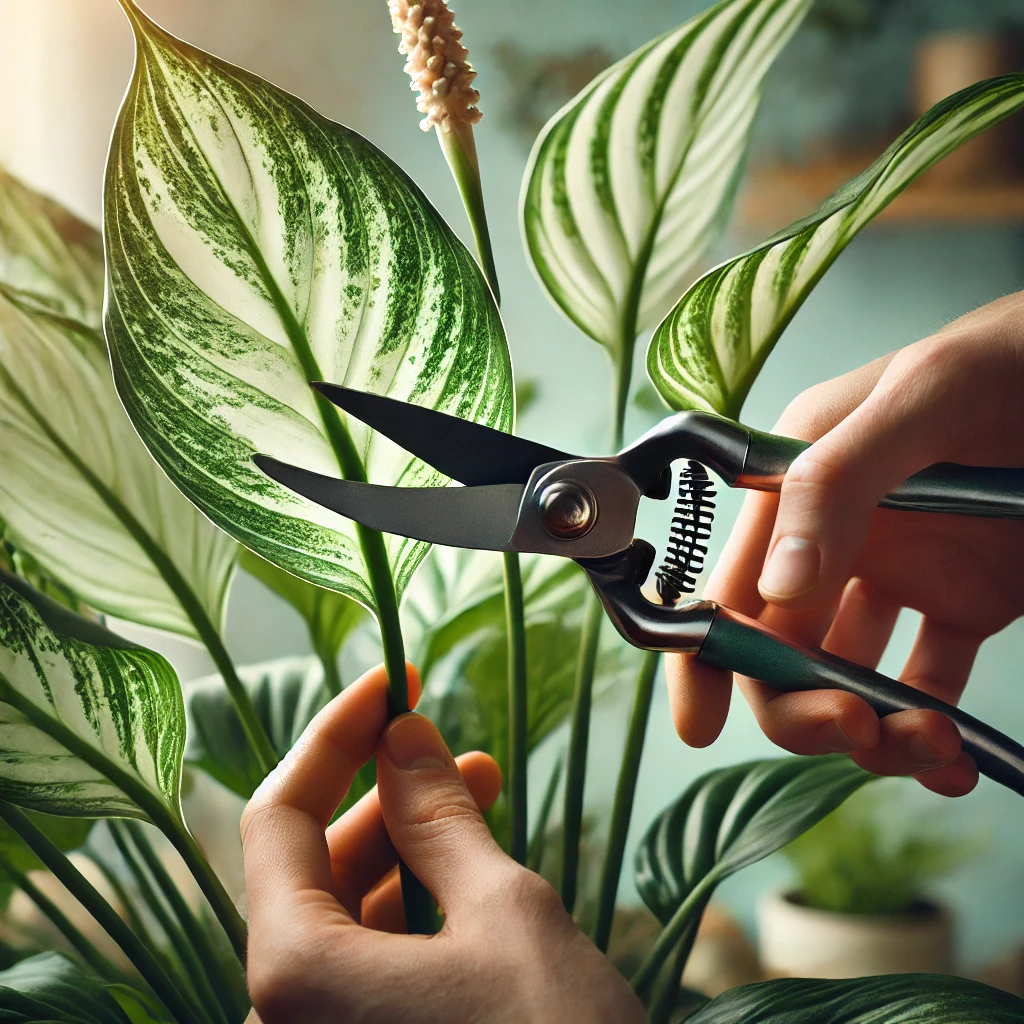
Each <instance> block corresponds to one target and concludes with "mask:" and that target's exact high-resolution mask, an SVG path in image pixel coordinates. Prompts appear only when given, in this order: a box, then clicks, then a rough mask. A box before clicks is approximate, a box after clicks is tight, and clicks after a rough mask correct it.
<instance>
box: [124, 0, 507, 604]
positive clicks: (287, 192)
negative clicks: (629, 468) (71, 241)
mask: <svg viewBox="0 0 1024 1024" xmlns="http://www.w3.org/2000/svg"><path fill="white" fill-rule="evenodd" d="M122 6H123V7H124V8H125V10H126V12H127V13H128V16H129V18H130V20H131V22H132V27H133V29H134V31H135V38H136V43H137V50H136V66H135V72H134V76H133V78H132V82H131V85H130V87H129V89H128V93H127V96H126V99H125V102H124V106H123V108H122V110H121V113H120V115H119V117H118V121H117V126H116V128H115V132H114V138H113V143H112V148H111V153H110V159H109V163H108V168H107V187H106V207H105V225H106V230H105V237H106V245H107V257H108V262H107V271H108V283H109V296H110V301H109V305H108V314H107V321H106V329H107V339H108V342H109V345H110V350H111V357H112V361H113V365H114V375H115V379H116V382H117V387H118V391H119V393H120V395H121V397H122V399H123V401H124V404H125V407H126V409H127V410H128V413H129V415H130V416H131V418H132V421H133V422H134V423H135V426H136V428H137V429H138V431H139V433H140V434H141V435H142V437H143V439H144V441H145V442H146V444H147V445H148V446H149V448H150V451H151V452H152V453H153V455H154V456H155V457H156V459H157V461H158V462H159V463H160V464H161V465H162V466H163V467H164V469H166V471H167V473H168V475H169V476H170V477H171V479H172V480H174V482H175V483H176V484H177V485H178V486H179V487H180V488H181V490H182V491H184V493H185V494H187V495H188V496H189V497H190V498H191V499H192V500H193V501H194V502H195V503H196V504H197V505H198V506H199V507H200V508H201V509H203V511H204V512H206V513H207V515H209V516H210V518H211V519H213V521H214V522H215V523H217V524H218V525H219V526H222V527H223V528H224V529H225V530H227V531H228V532H229V533H231V534H232V535H233V536H234V537H236V538H237V539H239V540H241V541H242V542H243V543H244V544H245V545H246V546H247V547H250V548H252V549H253V550H255V551H256V552H257V553H259V554H260V555H262V556H263V557H264V558H267V559H268V560H269V561H271V562H274V563H275V564H277V565H279V566H281V567H282V568H284V569H287V570H288V571H289V572H292V573H294V574H295V575H297V576H300V577H302V578H303V579H306V580H308V581H309V582H312V583H316V584H319V585H322V586H327V587H330V588H332V589H336V590H339V591H342V592H344V593H346V594H348V595H350V596H352V597H354V598H356V599H357V600H359V601H361V602H363V603H364V604H366V605H368V606H370V607H373V606H374V597H373V593H372V588H371V586H370V585H369V583H368V578H369V573H368V570H367V567H366V563H365V560H364V555H363V552H362V550H361V547H360V540H359V531H357V530H356V528H355V526H354V525H353V524H351V523H349V522H347V521H345V520H343V519H341V518H340V517H339V516H336V515H334V514H332V513H330V512H328V511H326V510H325V509H323V508H321V507H319V506H317V505H314V504H312V503H310V502H308V501H306V500H305V499H302V498H299V497H298V496H296V495H295V494H294V493H292V492H290V491H288V490H286V489H285V488H283V487H281V486H279V485H278V484H276V483H274V482H272V481H271V480H269V479H268V478H267V477H265V476H263V475H262V474H261V473H260V472H259V471H258V470H257V469H256V468H255V466H253V465H252V463H251V462H250V457H251V456H252V454H253V453H254V452H265V453H267V454H269V455H272V456H274V457H276V458H278V459H281V460H283V461H285V462H291V463H295V464H298V465H301V466H304V467H306V468H308V469H312V470H316V471H318V472H321V473H327V474H334V475H339V473H341V474H343V475H345V476H346V477H349V478H355V479H358V478H360V477H363V476H365V477H367V478H369V479H371V480H373V481H375V482H379V483H387V484H399V483H400V484H418V485H429V484H440V483H443V482H444V480H443V479H442V478H440V477H439V476H438V475H437V474H436V473H434V472H433V471H432V470H430V469H429V468H428V467H425V466H424V465H423V464H422V463H419V462H417V461H415V460H413V459H411V457H409V456H408V454H407V453H405V452H403V451H400V450H399V449H397V448H396V447H395V446H394V445H392V444H390V443H389V442H387V441H386V440H385V439H383V438H381V437H380V436H375V435H373V434H371V432H370V431H368V430H366V429H365V428H364V427H363V426H362V425H361V424H359V423H356V422H354V421H349V422H346V421H345V419H344V418H343V417H342V416H341V415H340V414H339V413H338V412H337V410H335V409H334V408H333V407H331V406H330V405H328V404H326V403H324V402H323V401H317V400H314V397H313V393H312V392H311V390H310V388H309V382H310V381H312V380H316V379H326V380H331V381H337V382H340V383H345V384H347V385H349V386H352V387H356V388H360V389H362V390H364V391H373V392H376V393H380V394H387V395H390V396H392V397H394V398H399V399H402V400H406V401H410V402H415V403H419V404H422V405H429V406H431V407H433V408H438V409H443V410H444V411H446V412H449V413H453V414H455V415H458V416H462V417H464V418H467V419H473V420H476V421H478V422H481V423H485V424H488V425H489V426H497V427H501V428H509V427H510V426H511V420H512V377H511V369H510V364H509V357H508V350H507V347H506V343H505V337H504V333H503V330H502V327H501V322H500V320H499V317H498V313H497V308H496V306H495V304H494V300H493V298H492V296H491V293H490V291H489V289H488V288H487V285H486V283H485V282H484V280H483V277H482V275H481V273H480V271H479V269H478V268H477V265H476V263H475V262H474V260H473V258H472V257H471V256H470V254H469V252H468V251H467V250H466V248H465V247H464V246H463V245H462V244H461V243H460V242H459V241H458V239H457V238H456V237H455V235H454V234H453V233H452V231H451V230H450V229H449V228H448V226H447V225H446V224H445V223H444V221H443V220H442V219H441V217H440V216H439V214H438V213H437V212H436V211H435V210H434V209H433V207H432V206H431V205H430V204H429V202H428V201H427V200H426V198H425V197H424V196H423V194H422V193H421V192H420V191H419V190H418V189H417V188H416V186H415V185H414V184H413V182H412V181H410V179H409V178H408V177H407V176H406V175H405V174H403V173H402V171H401V170H400V169H399V168H398V167H396V166H395V165H394V164H393V163H392V162H391V161H390V160H388V158H387V157H386V156H384V154H382V153H381V152H380V151H379V150H377V149H375V148H374V147H373V146H372V145H371V144H370V143H369V142H367V141H366V140H365V139H363V138H361V137H360V136H359V135H357V134H356V133H355V132H353V131H351V130H349V129H348V128H345V127H343V126H341V125H339V124H336V123H334V122H332V121H329V120H328V119H327V118H325V117H323V116H321V115H320V114H318V113H317V112H316V111H314V110H312V109H311V108H310V107H308V106H307V105H306V104H304V103H302V102H301V101H300V100H298V99H296V98H295V97H293V96H290V95H288V94H287V93H285V92H283V91H282V90H280V89H277V88H275V87H274V86H272V85H270V84H269V83H267V82H265V81H263V80H262V79H259V78H257V77H256V76H255V75H252V74H249V73H248V72H246V71H243V70H241V69H240V68H237V67H234V66H232V65H230V64H227V63H226V62H224V61H222V60H219V59H218V58H216V57H213V56H211V55H209V54H207V53H204V52H202V51H201V50H198V49H196V48H195V47H192V46H189V45H188V44H186V43H184V42H182V41H180V40H178V39H175V38H174V37H173V36H171V35H169V34H168V33H166V32H164V31H163V30H161V29H160V28H158V27H157V26H156V25H154V24H153V22H151V21H150V20H149V19H147V18H146V17H145V16H144V15H143V14H142V13H141V12H140V11H139V9H138V8H137V7H136V5H135V4H134V3H133V2H131V0H122ZM425 550H426V546H425V545H423V544H420V543H417V542H412V541H409V540H406V539H404V538H397V537H396V538H389V540H388V556H389V558H390V562H391V566H392V569H393V571H394V574H395V583H396V587H397V589H398V590H399V591H401V589H402V587H403V586H404V584H405V583H406V582H407V581H408V579H409V577H410V576H411V574H412V572H413V570H414V569H415V567H416V565H417V564H418V563H419V561H420V559H421V558H422V557H423V554H424V553H425Z"/></svg>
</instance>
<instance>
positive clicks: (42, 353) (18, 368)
mask: <svg viewBox="0 0 1024 1024" xmlns="http://www.w3.org/2000/svg"><path fill="white" fill-rule="evenodd" d="M0 518H2V519H3V521H4V523H5V524H6V532H7V533H8V535H9V536H10V538H11V540H12V541H13V542H14V544H15V546H16V547H17V548H20V549H23V550H24V551H25V552H26V553H27V554H29V555H31V556H32V558H33V559H34V560H35V561H36V563H38V566H39V567H40V568H41V569H42V570H43V572H44V573H45V574H46V575H48V576H51V577H53V578H54V579H55V580H57V581H58V582H60V583H62V584H63V585H64V586H65V587H67V588H68V589H69V590H70V591H72V593H74V594H75V595H77V596H78V598H79V599H81V600H82V601H84V602H85V603H86V604H88V605H91V606H92V607H94V608H97V609H99V610H100V611H104V612H107V613H108V614H110V615H116V616H118V617H120V618H123V619H128V620H130V621H132V622H138V623H141V624H143V625H146V626H153V627H155V628H157V629H165V630H169V631H172V632H175V633H181V634H183V635H185V636H195V628H194V626H193V623H192V620H191V619H190V617H189V615H188V614H186V611H185V610H184V608H183V607H182V604H181V602H180V600H179V596H178V594H177V593H176V592H175V591H173V590H172V589H171V586H170V584H169V582H168V574H170V575H171V576H174V577H176V579H177V582H178V583H179V584H182V585H184V586H185V587H187V589H188V590H189V591H190V592H191V594H193V595H194V597H195V599H196V600H198V602H199V604H200V605H201V606H202V608H203V610H204V611H205V613H206V615H207V616H208V617H209V618H210V619H211V620H212V621H213V622H214V623H216V624H217V625H218V626H219V625H220V623H221V621H222V619H223V616H224V607H225V602H226V599H227V591H228V586H229V584H230V581H231V574H232V572H233V569H234V563H235V557H236V553H237V547H238V546H237V544H235V543H234V541H232V540H231V539H230V538H229V537H226V536H225V535H224V534H223V533H222V532H221V531H220V530H218V529H216V527H214V526H213V525H212V524H211V523H210V522H209V521H208V520H207V519H206V518H204V517H203V516H202V515H201V514H200V513H199V512H198V511H197V510H196V509H195V507H194V506H192V505H191V504H189V502H188V501H186V500H185V498H183V497H182V495H181V494H180V493H178V491H177V490H176V489H175V488H174V486H173V485H172V484H171V483H170V481H169V480H168V479H167V477H166V476H165V475H164V473H163V472H162V471H161V470H160V467H159V466H157V465H156V463H155V462H154V461H153V459H152V458H151V457H150V455H149V453H148V452H147V451H146V448H145V446H144V445H143V444H142V443H141V442H140V441H139V438H138V435H137V434H136V433H135V431H134V430H133V429H132V425H131V423H129V421H128V419H127V417H126V416H125V415H124V410H123V409H122V408H121V403H120V401H119V400H118V397H117V394H116V392H115V391H114V385H113V381H112V379H111V375H110V366H109V364H108V362H107V352H106V347H105V345H104V343H103V338H102V337H101V336H100V335H99V334H98V333H97V332H96V331H93V330H92V329H90V328H88V327H85V326H83V325H82V324H80V323H78V322H77V321H74V320H70V319H68V318H66V317H62V316H59V315H57V314H54V313H52V312H49V311H48V310H45V309H42V308H41V307H39V306H38V305H36V304H35V303H34V302H32V301H31V300H29V299H27V298H26V297H25V295H24V294H23V293H19V292H15V291H12V290H10V289H7V288H6V287H4V286H3V285H0Z"/></svg>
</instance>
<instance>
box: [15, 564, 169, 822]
mask: <svg viewBox="0 0 1024 1024" xmlns="http://www.w3.org/2000/svg"><path fill="white" fill-rule="evenodd" d="M0 609H2V612H3V614H2V615H0V730H2V732H3V736H4V750H5V756H4V758H3V760H2V761H0V796H2V797H3V798H4V799H5V800H9V801H10V802H11V803H14V804H18V805H19V806H21V807H24V808H28V809H31V810H35V811H41V812H43V813H46V814H58V815H70V816H75V817H89V818H95V817H104V816H116V817H133V818H139V819H141V820H143V821H152V820H153V817H154V811H155V810H156V809H159V810H158V811H157V816H160V817H162V818H170V819H173V820H175V821H177V822H180V820H181V813H180V807H179V803H178V792H179V787H180V781H181V758H182V751H183V748H184V743H185V715H184V706H183V704H182V699H181V690H180V686H179V683H178V679H177V677H176V676H175V674H174V670H173V669H172V668H171V667H170V665H169V664H168V663H167V662H166V661H165V660H164V659H163V658H161V657H160V656H159V655H158V654H154V653H153V652H152V651H147V650H145V649H144V648H141V647H137V646H135V645H134V644H129V643H128V642H127V641H124V640H122V639H121V638H120V637H117V636H115V635H114V634H112V633H108V632H107V631H106V630H105V629H103V627H101V626H99V625H98V624H96V623H94V622H90V621H89V620H87V619H82V618H80V617H78V616H76V615H75V614H74V613H73V612H70V611H69V610H68V609H66V608H64V607H63V606H61V605H58V604H56V602H53V601H51V600H50V599H49V598H46V597H44V596H43V595H41V594H39V593H37V592H35V591H32V589H31V588H30V587H29V586H28V585H27V584H25V583H24V582H23V581H21V580H19V579H17V578H15V577H8V576H6V574H3V575H0ZM161 824H163V822H161Z"/></svg>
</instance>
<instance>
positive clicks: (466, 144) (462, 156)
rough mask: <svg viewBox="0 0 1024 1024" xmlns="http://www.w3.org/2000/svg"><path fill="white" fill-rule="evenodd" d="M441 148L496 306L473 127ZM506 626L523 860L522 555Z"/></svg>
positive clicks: (518, 844) (510, 586)
mask: <svg viewBox="0 0 1024 1024" xmlns="http://www.w3.org/2000/svg"><path fill="white" fill-rule="evenodd" d="M437 137H438V140H439V141H440V143H441V150H442V151H443V152H444V155H445V159H446V160H447V161H448V166H449V168H450V169H451V172H452V177H453V178H454V179H455V184H456V185H457V186H458V189H459V195H460V196H461V197H462V204H463V206H464V207H465V208H466V216H467V218H468V219H469V226H470V228H471V229H472V231H473V240H474V241H475V242H476V251H477V258H478V260H479V263H480V268H481V270H482V271H483V275H484V278H485V279H486V281H487V283H488V285H490V288H491V293H492V294H493V295H494V301H495V303H496V304H497V305H500V304H501V290H500V289H499V287H498V270H497V267H496V266H495V263H494V249H493V247H492V246H491V233H490V229H489V228H488V226H487V209H486V207H485V206H484V191H483V184H482V182H481V179H480V162H479V160H478V159H477V155H476V140H475V138H474V135H473V127H472V125H460V126H459V127H458V128H455V129H454V130H448V129H443V128H438V130H437ZM504 575H505V630H506V636H507V641H508V773H507V774H508V779H507V782H508V807H509V853H510V854H511V856H512V858H513V860H515V861H517V862H518V863H520V864H523V863H525V861H526V847H527V813H528V804H527V761H528V758H529V743H528V728H529V722H528V717H529V701H528V696H527V687H528V681H527V665H526V610H525V605H524V601H523V577H522V572H521V571H520V567H519V555H518V554H516V553H515V552H512V551H506V552H505V554H504Z"/></svg>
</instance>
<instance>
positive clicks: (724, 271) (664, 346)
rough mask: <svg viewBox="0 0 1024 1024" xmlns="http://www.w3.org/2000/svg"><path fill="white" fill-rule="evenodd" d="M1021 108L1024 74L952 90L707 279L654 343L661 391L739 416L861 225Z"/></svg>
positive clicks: (674, 400)
mask: <svg viewBox="0 0 1024 1024" xmlns="http://www.w3.org/2000/svg"><path fill="white" fill-rule="evenodd" d="M1022 107H1024V73H1016V74H1011V75H1002V76H1000V77H998V78H990V79H988V80H987V81H984V82H979V83H978V84H977V85H972V86H970V87H969V88H967V89H964V90H962V91H961V92H958V93H956V94H954V95H953V96H950V97H949V98H947V99H945V100H943V101H942V102H940V103H938V104H936V105H935V106H934V107H932V109H931V110H929V111H928V112H927V113H925V114H924V115H923V116H922V117H920V118H918V120H917V121H915V122H914V123H913V124H912V125H911V126H910V127H909V128H908V129H907V130H906V131H905V132H904V133H903V134H902V135H901V136H900V137H899V138H898V139H897V140H896V141H895V142H894V143H893V144H892V145H891V146H890V147H889V148H888V149H887V150H886V151H885V152H884V153H883V154H882V155H881V156H880V157H879V158H878V159H877V160H876V161H875V162H874V163H873V164H872V165H871V166H870V167H869V168H868V169H867V170H866V171H865V172H864V173H863V174H861V175H860V177H858V178H855V179H854V180H853V181H851V182H849V183H848V184H847V185H844V186H843V187H842V188H841V189H840V190H839V191H838V192H836V193H835V195H833V196H832V197H831V199H828V200H827V201H826V202H825V203H823V204H822V206H820V207H819V208H818V209H817V210H816V211H815V212H814V213H812V214H811V215H810V216H809V217H807V218H805V219H804V220H800V221H797V222H796V223H795V224H792V225H790V226H789V227H788V228H786V229H785V230H783V231H780V232H779V233H778V234H776V235H773V236H772V237H771V238H769V239H768V241H766V242H764V243H763V244H762V245H759V246H757V248H755V249H752V250H750V251H749V252H747V253H745V254H743V255H742V256H738V257H736V258H735V259H732V260H729V261H728V262H726V263H723V264H722V265H721V266H719V267H716V268H715V269H714V270H711V271H709V272H708V273H707V274H705V275H704V276H703V277H701V278H700V280H698V281H697V282H696V284H694V285H693V286H692V287H691V288H690V289H689V290H688V291H687V292H686V294H685V295H684V296H683V297H682V298H681V299H680V300H679V303H678V304H677V305H676V307H675V308H674V309H673V310H672V312H671V313H670V314H669V315H668V316H667V317H666V318H665V320H664V321H663V322H662V323H661V324H660V325H659V327H658V329H657V330H656V331H655V332H654V337H653V338H652V339H651V344H650V347H649V348H648V351H647V371H648V373H649V374H650V377H651V380H652V381H653V382H654V385H655V387H656V388H657V389H658V391H659V392H660V394H661V396H662V398H664V399H665V401H666V402H668V404H669V405H670V406H672V407H673V408H674V409H687V408H697V409H710V410H713V411H715V412H720V413H723V414H725V415H727V416H731V417H733V418H735V417H737V416H738V415H739V412H740V409H741V407H742V405H743V402H744V399H745V398H746V396H747V392H748V391H749V390H750V387H751V385H752V384H753V382H754V380H755V378H756V377H757V374H758V372H759V371H760V369H761V366H762V365H763V364H764V361H765V359H767V358H768V355H769V353H770V352H771V350H772V348H773V347H774V346H775V343H776V342H777V341H778V340H779V337H780V336H781V334H782V332H783V331H784V330H785V329H786V327H787V325H788V324H789V322H790V320H792V319H793V316H794V315H795V314H796V312H797V310H798V309H799V308H800V306H801V304H802V303H803V301H804V299H806V298H807V296H808V295H809V294H810V292H811V290H812V289H813V288H814V286H815V285H816V284H817V283H818V281H819V280H820V279H821V277H822V275H823V274H824V273H825V271H826V270H828V268H829V267H830V266H831V265H832V263H833V261H834V260H835V259H836V258H837V257H838V256H839V254H840V253H841V252H842V251H843V249H844V248H845V247H846V246H847V244H848V243H849V242H850V241H851V240H852V239H853V238H854V237H855V236H856V235H857V233H858V232H859V231H861V230H862V229H863V228H864V227H866V226H867V225H868V224H869V223H870V222H871V220H872V218H874V217H875V216H876V215H877V214H879V213H881V211H882V210H883V209H885V207H886V206H887V205H888V204H889V203H890V202H892V200H893V199H895V198H896V196H897V195H899V193H900V192H902V191H903V189H905V188H906V187H907V186H908V185H909V184H910V183H911V182H912V181H913V180H914V179H915V178H916V177H918V176H919V175H920V174H922V173H923V172H924V171H926V170H927V169H928V168H929V167H931V166H932V164H934V163H935V162H936V161H938V160H941V159H942V158H943V157H944V156H946V155H947V154H949V153H951V152H952V151H953V150H954V149H956V148H957V147H958V146H960V145H962V144H963V143H964V142H967V141H968V140H969V139H972V138H974V136H976V135H978V134H980V133H981V132H983V131H985V130H986V129H988V128H991V127H992V126H993V125H995V124H997V123H998V122H1000V121H1002V120H1003V119H1004V118H1006V117H1009V115H1010V114H1012V113H1014V112H1015V111H1017V110H1020V109H1021V108H1022Z"/></svg>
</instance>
